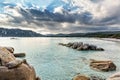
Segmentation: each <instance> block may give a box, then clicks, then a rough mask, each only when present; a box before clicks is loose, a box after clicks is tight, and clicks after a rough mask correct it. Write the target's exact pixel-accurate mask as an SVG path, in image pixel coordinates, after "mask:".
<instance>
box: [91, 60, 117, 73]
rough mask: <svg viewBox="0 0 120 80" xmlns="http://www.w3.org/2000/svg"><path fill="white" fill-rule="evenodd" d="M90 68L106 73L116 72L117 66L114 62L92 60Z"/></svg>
mask: <svg viewBox="0 0 120 80" xmlns="http://www.w3.org/2000/svg"><path fill="white" fill-rule="evenodd" d="M90 67H91V68H92V69H94V70H97V71H104V72H107V71H114V70H116V65H115V64H114V63H113V62H112V61H97V60H91V62H90Z"/></svg>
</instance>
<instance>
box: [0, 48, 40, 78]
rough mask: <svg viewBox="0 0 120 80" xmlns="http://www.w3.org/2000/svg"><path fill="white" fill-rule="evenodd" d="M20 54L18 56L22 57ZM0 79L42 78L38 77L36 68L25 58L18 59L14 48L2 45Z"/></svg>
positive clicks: (0, 50) (0, 51) (0, 49)
mask: <svg viewBox="0 0 120 80" xmlns="http://www.w3.org/2000/svg"><path fill="white" fill-rule="evenodd" d="M20 55H21V54H19V56H18V55H17V56H18V57H21V56H20ZM24 56H25V54H24ZM22 57H23V54H22ZM0 80H40V78H39V77H36V73H35V70H34V68H33V67H32V66H30V65H29V64H28V63H27V61H26V60H25V59H24V60H18V59H16V57H15V56H14V48H12V47H0Z"/></svg>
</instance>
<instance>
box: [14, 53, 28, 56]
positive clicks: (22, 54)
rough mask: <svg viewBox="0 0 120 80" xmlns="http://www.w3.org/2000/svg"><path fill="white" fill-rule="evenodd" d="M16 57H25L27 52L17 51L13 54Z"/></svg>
mask: <svg viewBox="0 0 120 80" xmlns="http://www.w3.org/2000/svg"><path fill="white" fill-rule="evenodd" d="M13 55H14V56H15V57H25V55H26V54H25V53H15V54H13Z"/></svg>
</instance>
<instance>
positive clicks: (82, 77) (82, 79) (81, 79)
mask: <svg viewBox="0 0 120 80" xmlns="http://www.w3.org/2000/svg"><path fill="white" fill-rule="evenodd" d="M72 80H90V78H89V77H88V76H86V75H81V74H78V75H76V76H75V77H74V78H73V79H72Z"/></svg>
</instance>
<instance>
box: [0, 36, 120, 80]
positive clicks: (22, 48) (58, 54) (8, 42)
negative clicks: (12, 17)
mask: <svg viewBox="0 0 120 80" xmlns="http://www.w3.org/2000/svg"><path fill="white" fill-rule="evenodd" d="M68 42H83V43H86V44H92V45H96V46H97V47H102V48H104V49H105V51H77V50H75V49H72V48H68V47H65V46H60V45H58V43H68ZM0 46H9V47H14V49H15V53H21V52H24V53H26V57H24V58H18V59H26V60H27V62H28V63H29V64H30V65H32V66H33V67H34V68H35V71H36V74H37V76H39V77H40V78H41V80H72V78H73V77H74V76H75V75H77V74H84V75H88V76H91V75H94V76H99V77H102V78H107V77H109V76H110V75H111V74H113V73H116V72H119V71H120V41H118V40H117V39H116V40H109V39H100V38H82V37H37V38H36V37H32V38H31V37H24V38H19V37H17V38H10V37H1V38H0ZM90 59H95V60H112V61H113V62H114V63H115V64H116V66H117V70H116V71H111V72H100V71H95V70H92V69H91V68H90V67H89V61H90Z"/></svg>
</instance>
